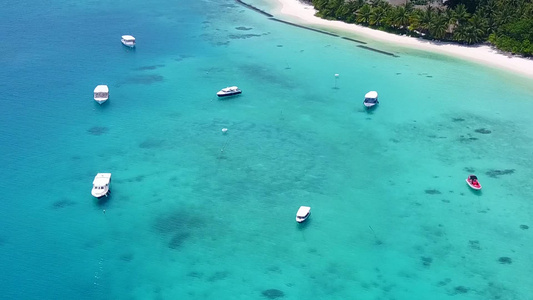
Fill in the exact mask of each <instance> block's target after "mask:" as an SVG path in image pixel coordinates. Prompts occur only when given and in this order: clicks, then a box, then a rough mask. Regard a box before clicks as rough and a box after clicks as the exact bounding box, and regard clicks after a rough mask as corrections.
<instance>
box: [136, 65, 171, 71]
mask: <svg viewBox="0 0 533 300" xmlns="http://www.w3.org/2000/svg"><path fill="white" fill-rule="evenodd" d="M164 66H165V65H153V66H144V67H139V68H137V69H135V70H136V71H147V70H155V69H157V68H162V67H164Z"/></svg>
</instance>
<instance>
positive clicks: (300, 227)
mask: <svg viewBox="0 0 533 300" xmlns="http://www.w3.org/2000/svg"><path fill="white" fill-rule="evenodd" d="M312 222H313V219H311V218H309V219H307V220H305V221H304V222H302V223H298V222H296V227H297V228H298V230H300V231H303V230H305V229H306V228H307V227H309V226H310V224H311V223H312Z"/></svg>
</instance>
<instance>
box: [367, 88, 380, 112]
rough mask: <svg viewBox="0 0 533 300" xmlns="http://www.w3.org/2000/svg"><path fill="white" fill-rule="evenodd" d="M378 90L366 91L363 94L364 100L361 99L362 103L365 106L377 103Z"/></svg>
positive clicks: (368, 106)
mask: <svg viewBox="0 0 533 300" xmlns="http://www.w3.org/2000/svg"><path fill="white" fill-rule="evenodd" d="M378 103H379V101H378V92H376V91H370V92H368V93H366V95H365V101H363V105H364V106H366V107H367V108H370V107H373V106H374V105H376V104H378Z"/></svg>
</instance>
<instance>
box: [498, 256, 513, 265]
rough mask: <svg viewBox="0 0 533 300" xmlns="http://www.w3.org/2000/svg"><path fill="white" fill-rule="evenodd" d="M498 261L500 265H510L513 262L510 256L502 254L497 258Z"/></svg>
mask: <svg viewBox="0 0 533 300" xmlns="http://www.w3.org/2000/svg"><path fill="white" fill-rule="evenodd" d="M498 262H500V264H502V265H510V264H512V263H513V260H512V259H511V258H510V257H507V256H502V257H500V258H498Z"/></svg>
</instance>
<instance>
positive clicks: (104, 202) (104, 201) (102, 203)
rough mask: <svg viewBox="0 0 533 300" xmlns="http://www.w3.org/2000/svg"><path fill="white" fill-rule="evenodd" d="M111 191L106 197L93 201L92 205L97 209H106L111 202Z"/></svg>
mask: <svg viewBox="0 0 533 300" xmlns="http://www.w3.org/2000/svg"><path fill="white" fill-rule="evenodd" d="M111 197H112V196H111V191H110V192H109V194H108V195H107V196H104V197H102V198H98V199H95V200H94V203H95V204H96V206H98V208H106V207H107V206H108V205H109V202H110V201H111Z"/></svg>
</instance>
